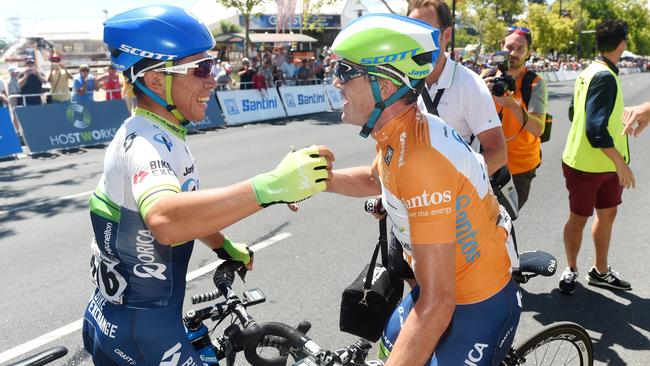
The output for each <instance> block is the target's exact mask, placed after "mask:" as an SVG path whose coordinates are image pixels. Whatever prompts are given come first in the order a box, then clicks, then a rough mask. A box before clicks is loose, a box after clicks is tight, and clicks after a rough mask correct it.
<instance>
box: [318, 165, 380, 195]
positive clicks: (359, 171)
mask: <svg viewBox="0 0 650 366" xmlns="http://www.w3.org/2000/svg"><path fill="white" fill-rule="evenodd" d="M327 192H332V193H338V194H342V195H344V196H351V197H367V196H372V195H378V194H381V185H380V183H379V179H378V178H377V175H376V173H375V171H374V169H373V167H372V166H370V165H367V166H358V167H353V168H346V169H337V170H333V171H332V179H331V180H330V181H329V184H328V187H327Z"/></svg>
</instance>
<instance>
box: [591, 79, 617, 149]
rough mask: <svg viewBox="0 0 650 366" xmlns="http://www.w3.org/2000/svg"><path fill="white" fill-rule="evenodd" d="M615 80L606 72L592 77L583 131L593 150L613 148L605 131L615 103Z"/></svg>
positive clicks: (612, 141)
mask: <svg viewBox="0 0 650 366" xmlns="http://www.w3.org/2000/svg"><path fill="white" fill-rule="evenodd" d="M616 93H617V86H616V79H615V78H614V76H613V75H612V74H610V73H609V72H608V71H601V72H599V73H597V74H596V75H594V76H593V78H592V79H591V82H590V83H589V88H588V89H587V95H586V102H585V114H586V117H585V119H586V121H585V130H586V133H587V139H588V140H589V143H590V144H591V147H594V148H609V147H614V139H613V138H612V136H611V135H610V134H609V130H608V129H607V127H608V125H609V118H610V116H611V115H612V111H613V110H614V104H615V102H616Z"/></svg>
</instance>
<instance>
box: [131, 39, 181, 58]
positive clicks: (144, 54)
mask: <svg viewBox="0 0 650 366" xmlns="http://www.w3.org/2000/svg"><path fill="white" fill-rule="evenodd" d="M120 51H122V52H126V53H130V54H132V55H136V56H142V57H146V58H152V59H154V60H164V61H169V60H173V59H175V58H176V57H178V55H168V54H165V53H158V52H151V51H147V50H142V49H139V48H136V47H132V46H129V45H127V44H124V43H122V44H121V45H120Z"/></svg>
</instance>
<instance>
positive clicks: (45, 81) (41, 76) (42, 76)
mask: <svg viewBox="0 0 650 366" xmlns="http://www.w3.org/2000/svg"><path fill="white" fill-rule="evenodd" d="M36 76H38V79H39V80H40V81H41V82H42V83H43V84H45V83H47V79H46V78H45V75H43V73H41V72H40V71H36Z"/></svg>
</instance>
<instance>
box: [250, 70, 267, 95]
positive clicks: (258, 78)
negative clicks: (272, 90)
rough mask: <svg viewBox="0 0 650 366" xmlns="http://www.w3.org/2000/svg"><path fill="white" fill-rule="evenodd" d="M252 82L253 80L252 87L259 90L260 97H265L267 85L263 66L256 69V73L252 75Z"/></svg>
mask: <svg viewBox="0 0 650 366" xmlns="http://www.w3.org/2000/svg"><path fill="white" fill-rule="evenodd" d="M252 82H253V88H255V89H257V90H259V92H260V94H261V95H262V97H266V96H267V94H268V93H267V91H266V88H267V87H268V86H267V84H266V76H265V75H264V70H263V68H261V67H260V69H259V70H257V73H256V74H255V75H253V80H252Z"/></svg>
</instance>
